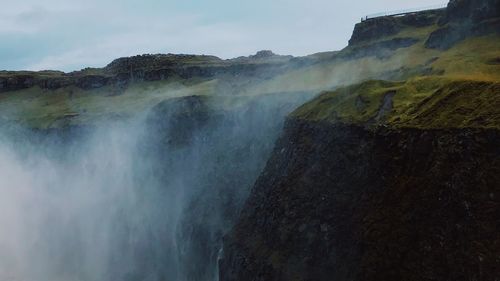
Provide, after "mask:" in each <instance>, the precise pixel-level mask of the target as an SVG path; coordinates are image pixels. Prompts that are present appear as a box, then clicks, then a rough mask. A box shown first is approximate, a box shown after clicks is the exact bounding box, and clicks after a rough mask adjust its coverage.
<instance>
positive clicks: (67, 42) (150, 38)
mask: <svg viewBox="0 0 500 281" xmlns="http://www.w3.org/2000/svg"><path fill="white" fill-rule="evenodd" d="M446 2H447V1H445V0H414V1H401V0H251V1H246V0H245V1H243V0H120V1H118V0H116V1H115V0H71V1H70V0H65V1H63V0H0V7H2V9H1V10H0V69H9V70H21V69H26V70H42V69H59V70H64V71H71V70H77V69H81V68H83V67H87V66H89V67H101V66H104V65H106V64H107V63H109V62H110V61H111V60H113V59H115V58H117V57H122V56H131V55H137V54H144V53H190V54H210V55H216V56H219V57H222V58H232V57H237V56H242V55H249V54H253V53H255V52H256V51H258V50H263V49H270V50H273V51H274V52H275V53H279V54H290V55H296V56H301V55H307V54H312V53H316V52H321V51H331V50H338V49H341V48H343V47H345V46H346V44H347V40H348V39H349V37H350V35H351V33H352V30H353V27H354V24H355V23H356V22H359V20H360V18H361V17H362V16H363V15H365V14H370V13H377V12H383V11H392V10H398V9H406V8H414V7H424V6H429V5H435V4H443V3H446Z"/></svg>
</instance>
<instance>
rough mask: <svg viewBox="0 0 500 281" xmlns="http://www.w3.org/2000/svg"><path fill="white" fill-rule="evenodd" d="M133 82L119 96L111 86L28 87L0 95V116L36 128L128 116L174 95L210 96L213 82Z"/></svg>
mask: <svg viewBox="0 0 500 281" xmlns="http://www.w3.org/2000/svg"><path fill="white" fill-rule="evenodd" d="M188 82H189V81H184V83H180V82H178V81H156V82H142V83H134V84H132V85H131V86H130V87H128V88H127V89H126V90H125V91H124V92H123V93H121V94H119V95H113V94H111V93H112V92H113V90H112V89H111V88H110V87H103V88H99V89H95V90H90V91H85V90H82V89H79V88H76V87H67V88H60V89H57V90H55V91H50V90H41V89H40V88H37V87H33V88H30V89H25V90H20V91H15V92H9V93H5V94H2V95H0V117H3V118H4V119H7V120H14V121H17V122H20V123H22V124H25V125H27V126H30V127H35V128H47V127H59V126H62V125H67V124H74V125H78V124H86V123H92V122H94V121H98V120H109V119H113V118H123V117H125V118H126V117H129V116H132V115H134V114H136V113H140V112H143V111H144V110H146V109H147V108H150V107H152V106H154V105H155V104H157V103H159V102H161V101H163V100H165V99H168V98H173V97H180V96H187V95H209V94H211V93H213V84H214V82H213V81H205V82H199V83H194V84H191V83H188Z"/></svg>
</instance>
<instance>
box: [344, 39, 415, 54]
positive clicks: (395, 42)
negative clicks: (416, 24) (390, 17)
mask: <svg viewBox="0 0 500 281" xmlns="http://www.w3.org/2000/svg"><path fill="white" fill-rule="evenodd" d="M417 42H418V39H415V38H393V39H390V40H385V41H380V42H376V43H373V44H369V45H366V46H353V47H351V52H348V53H347V52H346V53H345V54H343V55H341V56H339V57H341V58H345V59H357V58H362V57H368V56H376V57H377V58H379V59H384V58H388V57H390V56H392V55H393V52H394V51H395V50H397V49H400V48H408V47H410V46H413V45H414V44H416V43H417Z"/></svg>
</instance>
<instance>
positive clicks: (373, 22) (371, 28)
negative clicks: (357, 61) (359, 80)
mask: <svg viewBox="0 0 500 281" xmlns="http://www.w3.org/2000/svg"><path fill="white" fill-rule="evenodd" d="M443 13H444V11H442V10H434V11H426V12H420V13H414V14H409V15H406V16H403V17H380V18H374V19H369V20H367V21H364V22H361V23H358V24H356V26H355V27H354V32H353V34H352V37H351V39H350V40H349V46H352V45H356V44H359V43H362V42H366V41H370V40H374V39H377V38H380V37H384V36H390V35H394V34H396V33H398V32H399V31H401V30H402V29H404V28H407V27H424V26H429V25H432V24H434V23H436V22H437V20H438V18H439V17H440V16H441V15H442V14H443Z"/></svg>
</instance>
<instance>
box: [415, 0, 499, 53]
mask: <svg viewBox="0 0 500 281" xmlns="http://www.w3.org/2000/svg"><path fill="white" fill-rule="evenodd" d="M439 26H440V28H439V29H437V30H436V31H434V32H433V33H432V34H431V35H430V36H429V39H428V40H427V42H426V44H425V45H426V47H428V48H432V49H448V48H450V47H451V46H453V45H454V44H456V43H457V42H460V41H462V40H464V39H465V38H467V37H469V36H480V35H484V34H489V33H497V34H498V33H499V30H500V1H498V0H453V1H450V2H449V4H448V7H447V9H446V13H445V14H444V16H443V17H441V18H440V20H439Z"/></svg>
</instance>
